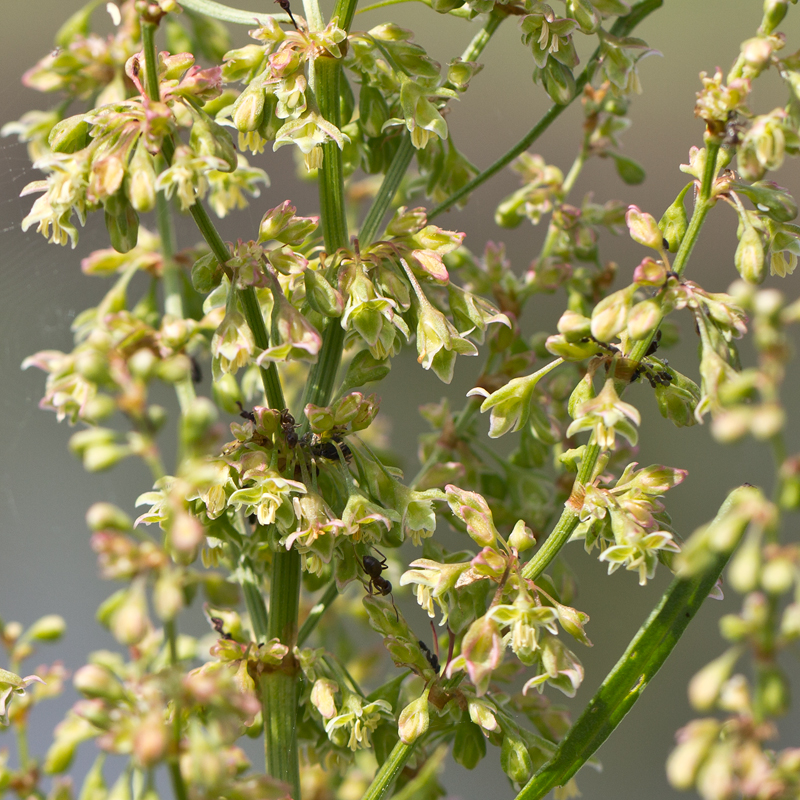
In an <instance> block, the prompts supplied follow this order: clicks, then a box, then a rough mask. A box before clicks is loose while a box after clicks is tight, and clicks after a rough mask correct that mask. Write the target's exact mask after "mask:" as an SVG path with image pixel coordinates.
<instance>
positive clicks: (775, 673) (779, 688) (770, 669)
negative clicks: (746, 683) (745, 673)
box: [753, 663, 791, 718]
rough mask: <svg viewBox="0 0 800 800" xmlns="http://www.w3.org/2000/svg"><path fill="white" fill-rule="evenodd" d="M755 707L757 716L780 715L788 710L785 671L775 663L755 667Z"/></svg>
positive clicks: (788, 700) (787, 683)
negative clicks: (757, 712)
mask: <svg viewBox="0 0 800 800" xmlns="http://www.w3.org/2000/svg"><path fill="white" fill-rule="evenodd" d="M753 702H754V704H755V707H756V709H757V710H758V711H760V712H761V713H760V714H759V717H762V718H763V717H782V716H783V715H784V714H786V712H787V711H788V710H789V707H790V704H791V701H790V689H789V680H788V678H787V677H786V673H785V672H784V671H783V670H782V669H781V668H780V667H779V666H778V665H777V664H775V663H772V664H769V663H767V664H763V665H761V666H759V667H758V668H757V677H756V689H755V697H754V699H753Z"/></svg>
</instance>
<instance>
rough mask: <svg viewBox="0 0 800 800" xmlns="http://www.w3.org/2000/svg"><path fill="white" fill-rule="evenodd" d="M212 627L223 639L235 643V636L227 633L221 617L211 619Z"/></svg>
mask: <svg viewBox="0 0 800 800" xmlns="http://www.w3.org/2000/svg"><path fill="white" fill-rule="evenodd" d="M211 625H212V627H213V628H214V630H215V631H216V632H217V633H218V634H219V635H220V636H221V637H222V638H223V639H227V640H228V641H230V642H232V641H233V636H231V635H230V634H229V633H225V622H224V621H223V620H221V619H220V618H219V617H211Z"/></svg>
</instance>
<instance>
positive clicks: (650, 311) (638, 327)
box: [628, 299, 661, 341]
mask: <svg viewBox="0 0 800 800" xmlns="http://www.w3.org/2000/svg"><path fill="white" fill-rule="evenodd" d="M660 322H661V304H660V303H659V302H658V301H657V300H653V299H648V300H642V301H641V302H640V303H637V304H636V305H635V306H634V307H633V308H632V309H631V310H630V313H629V314H628V336H630V338H631V339H633V340H634V341H639V340H641V339H646V338H647V337H648V336H650V335H651V334H652V333H653V332H654V331H655V330H656V328H657V327H658V326H659V323H660Z"/></svg>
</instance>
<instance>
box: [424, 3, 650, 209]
mask: <svg viewBox="0 0 800 800" xmlns="http://www.w3.org/2000/svg"><path fill="white" fill-rule="evenodd" d="M663 2H664V0H641V2H640V3H637V4H636V5H635V6H634V7H633V8H632V9H631V11H630V13H629V14H627V15H626V16H624V17H620V18H619V19H618V20H617V21H616V22H615V23H614V24H613V25H612V26H611V34H612V35H613V36H626V35H627V34H629V33H630V32H631V31H632V30H633V28H635V27H636V25H638V24H639V23H640V22H641V21H642V20H643V19H644V18H645V17H647V16H648V15H649V14H651V13H652V12H653V11H655V10H656V9H657V8H660V7H661V6H662V5H663ZM599 65H600V48H599V47H598V48H597V49H596V50H595V51H594V53H593V54H592V57H591V58H590V59H589V62H588V63H587V65H586V68H585V69H584V70H583V72H582V73H581V74H580V76H579V77H578V79H577V80H576V81H575V94H574V96H573V98H572V100H570V101H569V103H567V104H566V105H563V106H561V105H553V106H551V107H550V108H549V109H548V111H547V112H546V113H545V115H544V116H543V117H542V118H541V119H540V120H539V121H538V122H537V123H536V125H534V126H533V128H531V130H530V131H529V132H528V133H527V134H525V136H523V137H522V139H520V140H519V142H517V143H516V144H515V145H514V146H513V147H512V148H511V149H510V150H509V151H508V152H506V153H505V154H504V155H502V156H501V157H500V158H498V159H497V161H495V162H494V164H492V165H491V166H489V167H487V168H486V169H485V170H484V171H483V172H481V173H480V174H479V175H476V176H475V177H474V178H473V179H472V180H471V181H469V183H467V184H465V185H464V186H462V187H461V188H460V189H459V190H458V191H456V192H454V193H453V194H452V195H450V197H448V198H447V199H446V200H444V201H443V202H441V203H440V204H439V205H438V206H436V207H435V208H434V209H432V210H431V211H430V212H429V213H428V220H429V221H430V220H432V219H433V218H434V217H437V216H439V214H441V213H442V212H443V211H447V209H449V208H451V207H452V206H454V205H455V204H456V203H457V202H458V201H459V200H461V198H462V197H465V196H466V195H468V194H470V192H472V191H473V190H475V189H477V188H478V186H480V185H481V184H483V183H485V182H486V181H487V180H489V178H491V177H493V176H494V175H496V174H497V173H498V172H499V171H500V170H501V169H503V167H505V166H507V165H508V164H510V163H511V162H512V161H513V160H514V159H515V158H516V157H517V156H518V155H520V154H521V153H524V152H525V151H526V150H527V149H528V148H529V147H530V146H531V145H532V144H533V143H534V142H535V141H536V140H537V139H538V138H539V137H540V136H541V135H542V134H543V133H544V132H545V131H546V130H547V129H548V128H549V127H550V125H552V124H553V122H555V121H556V119H558V117H559V116H560V115H561V113H562V112H563V111H564V110H565V109H566V108H568V107H569V105H570V104H571V103H572V102H573V101H574V100H575V98H576V97H578V96H579V95H580V94H581V92H582V91H583V87H584V86H586V84H587V83H589V82H590V81H591V80H592V79H593V78H594V76H595V73H596V71H597V68H598V67H599Z"/></svg>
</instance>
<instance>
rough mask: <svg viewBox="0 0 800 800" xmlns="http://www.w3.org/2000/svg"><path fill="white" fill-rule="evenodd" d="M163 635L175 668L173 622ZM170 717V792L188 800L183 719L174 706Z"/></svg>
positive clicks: (167, 624)
mask: <svg viewBox="0 0 800 800" xmlns="http://www.w3.org/2000/svg"><path fill="white" fill-rule="evenodd" d="M164 634H165V635H166V637H167V643H168V647H169V663H170V665H171V666H172V667H175V666H177V664H178V632H177V629H176V627H175V621H174V620H168V621H167V622H165V623H164ZM172 717H173V718H172V753H171V757H170V759H169V776H170V781H171V782H172V790H173V792H174V793H175V800H188V793H187V791H186V784H185V783H184V781H183V775H182V774H181V768H180V762H179V757H180V752H181V719H182V718H183V715H182V714H181V711H180V706H178V705H176V707H175V712H174V714H173V715H172Z"/></svg>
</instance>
